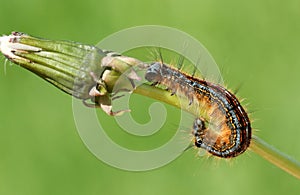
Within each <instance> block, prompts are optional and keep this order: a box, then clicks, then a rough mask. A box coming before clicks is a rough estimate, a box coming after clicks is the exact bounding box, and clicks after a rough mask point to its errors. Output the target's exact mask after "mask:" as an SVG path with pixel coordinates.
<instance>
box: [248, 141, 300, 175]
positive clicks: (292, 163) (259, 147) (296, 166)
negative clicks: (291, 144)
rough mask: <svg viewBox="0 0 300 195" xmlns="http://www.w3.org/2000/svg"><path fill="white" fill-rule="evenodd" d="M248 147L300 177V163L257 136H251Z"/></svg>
mask: <svg viewBox="0 0 300 195" xmlns="http://www.w3.org/2000/svg"><path fill="white" fill-rule="evenodd" d="M250 149H251V150H252V151H254V152H255V153H256V154H258V155H260V156H261V157H263V158H264V159H266V160H267V161H269V162H270V163H272V164H274V165H276V166H277V167H279V168H281V169H282V170H284V171H285V172H287V173H289V174H291V175H293V176H294V177H296V178H298V179H300V163H299V162H298V161H296V160H294V159H293V158H291V157H290V156H288V155H286V154H284V153H282V152H280V151H279V150H277V149H276V148H274V147H273V146H271V145H270V144H268V143H266V142H265V141H263V140H262V139H260V138H259V137H257V136H253V138H252V143H251V145H250Z"/></svg>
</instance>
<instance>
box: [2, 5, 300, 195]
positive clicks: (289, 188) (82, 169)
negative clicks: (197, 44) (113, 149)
mask: <svg viewBox="0 0 300 195" xmlns="http://www.w3.org/2000/svg"><path fill="white" fill-rule="evenodd" d="M0 24H1V26H0V33H1V34H8V33H10V32H11V31H14V30H15V31H22V32H26V33H29V34H32V35H35V36H39V37H44V38H49V39H65V40H74V41H78V42H83V43H88V44H96V43H98V42H99V41H100V40H101V39H103V38H104V37H106V36H108V35H110V34H112V33H114V32H117V31H119V30H122V29H124V28H128V27H133V26H137V25H145V24H155V25H166V26H170V27H175V28H178V29H180V30H182V31H185V32H187V33H189V34H190V35H192V36H194V37H195V38H196V39H198V40H199V41H201V42H202V44H204V45H205V47H206V48H207V49H208V50H209V51H210V53H211V54H212V55H213V56H214V58H215V60H216V62H217V64H218V65H219V66H220V69H221V70H222V73H223V78H224V79H225V83H226V85H227V86H229V88H231V89H235V88H237V87H239V86H240V85H242V87H241V89H240V91H239V93H238V96H239V97H243V98H245V99H246V100H245V103H246V104H248V106H247V108H248V110H250V111H253V112H252V114H251V118H252V120H253V127H254V128H255V132H254V134H256V135H258V136H260V137H261V138H263V139H264V140H266V141H267V142H268V143H271V144H272V145H274V146H276V147H277V148H279V149H280V150H282V151H284V152H285V153H287V154H289V155H291V156H293V157H294V158H296V159H298V160H300V150H299V148H300V142H299V138H300V131H299V127H298V126H297V125H299V116H300V115H299V110H300V87H299V83H300V76H299V73H300V55H299V51H300V36H299V35H300V1H298V0H287V1H283V0H277V1H271V0H265V1H261V0H253V1H238V0H227V1H217V0H207V1H204V0H200V1H199V0H194V1H191V0H186V1H179V0H176V1H174V0H173V1H171V0H165V1H161V0H151V1H138V0H135V1H129V0H124V1H121V0H120V1H116V0H107V1H97V0H85V1H71V0H64V1H61V0H26V1H23V0H1V1H0ZM134 57H139V56H134ZM4 62H5V60H4V58H1V59H0V63H1V65H4ZM2 67H4V66H2ZM6 69H7V70H6V74H5V73H4V68H1V71H0V91H1V94H0V133H1V136H0V194H243V195H246V194H299V193H300V183H299V180H297V179H295V178H294V177H292V176H290V175H289V174H287V173H285V172H284V171H282V170H280V169H279V168H277V167H275V166H274V165H272V164H270V163H269V162H267V161H265V160H264V159H262V158H261V157H259V156H258V155H256V154H255V153H253V152H251V151H248V152H247V153H246V154H244V155H242V156H240V157H238V158H237V159H234V160H230V161H225V162H224V160H218V159H207V158H201V157H197V156H196V150H194V149H192V150H189V151H187V152H185V153H184V154H183V155H181V156H180V157H179V158H177V159H176V160H175V161H173V162H171V163H170V164H168V165H167V166H164V167H161V168H159V169H156V170H153V171H147V172H129V171H124V170H119V169H116V168H113V167H111V166H109V165H106V164H105V163H103V162H101V161H100V160H98V159H97V158H96V157H95V156H93V154H91V153H90V152H89V150H88V149H87V148H86V147H85V145H84V143H83V142H82V141H81V139H80V137H79V135H78V133H77V130H76V127H75V124H74V120H73V113H72V98H71V97H69V96H68V95H66V94H63V93H61V92H60V91H59V90H57V89H56V88H54V87H53V86H51V85H50V84H48V83H46V82H44V81H43V80H41V79H40V78H38V77H37V76H35V75H33V74H32V73H30V72H28V71H26V70H24V69H22V68H20V67H18V66H9V63H8V64H7V67H6ZM147 102H148V100H147ZM148 103H149V104H150V102H148ZM140 104H143V98H139V97H136V102H132V105H133V106H134V105H135V106H136V105H140ZM139 112H141V113H140V114H139ZM139 112H137V113H135V115H136V117H137V119H136V120H137V121H140V122H147V120H149V116H148V115H147V111H143V110H140V111H139ZM99 115H100V117H101V116H102V113H99ZM141 116H146V117H141ZM103 118H105V120H106V118H108V117H105V116H104V115H103ZM100 120H101V119H100ZM109 123H111V125H110V124H109ZM107 125H108V126H109V125H110V126H112V129H111V130H112V131H115V132H117V131H121V130H120V129H119V128H117V127H114V126H113V124H112V122H110V121H109V122H108V123H107ZM167 130H168V132H170V131H171V130H172V129H171V128H168V129H167ZM167 130H166V131H167ZM113 134H114V133H112V136H113ZM122 136H123V135H122ZM124 136H125V135H124ZM126 136H128V137H129V138H128V140H131V141H132V142H127V143H125V142H124V139H120V137H119V138H118V139H117V140H121V142H122V140H123V142H124V144H127V146H128V147H133V148H134V144H135V143H134V142H135V141H137V139H131V138H130V136H129V135H126ZM166 136H168V135H167V134H165V135H164V134H162V138H161V139H160V138H159V136H157V137H158V138H156V139H153V140H150V141H149V140H147V139H146V138H141V139H145V141H142V142H143V144H144V145H145V146H147V145H148V144H150V145H152V146H156V143H160V142H161V141H160V140H166ZM131 143H132V145H131ZM120 160H122V159H120Z"/></svg>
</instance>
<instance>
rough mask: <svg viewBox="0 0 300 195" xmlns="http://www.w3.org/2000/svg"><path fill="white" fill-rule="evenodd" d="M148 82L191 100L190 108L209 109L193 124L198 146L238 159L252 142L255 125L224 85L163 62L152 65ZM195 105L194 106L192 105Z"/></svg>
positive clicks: (147, 77)
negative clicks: (252, 128)
mask: <svg viewBox="0 0 300 195" xmlns="http://www.w3.org/2000/svg"><path fill="white" fill-rule="evenodd" d="M145 79H146V80H147V81H149V82H151V83H152V84H153V85H158V84H160V85H162V86H165V87H167V89H168V90H169V91H170V92H171V95H174V94H179V95H183V96H185V97H187V98H188V100H189V105H190V106H199V109H202V110H205V112H206V115H205V116H197V117H196V118H195V120H194V122H193V125H192V129H193V131H192V134H193V136H194V145H195V146H196V147H198V148H203V149H205V150H206V151H207V152H209V153H210V154H212V155H214V156H217V157H221V158H232V157H236V156H238V155H240V154H242V153H243V152H245V151H246V150H247V148H248V147H249V145H250V141H251V123H250V120H249V117H248V114H247V112H246V111H245V109H244V108H243V107H242V106H241V104H240V102H239V101H238V99H237V98H236V97H235V95H234V94H232V93H231V92H230V91H229V90H227V89H226V88H224V87H223V86H221V85H218V84H214V83H212V82H208V81H206V80H201V79H199V78H195V77H194V76H193V75H189V74H186V73H183V72H181V71H180V70H179V69H175V68H173V67H171V66H169V65H167V64H164V63H163V62H162V61H161V62H154V63H152V64H150V65H149V67H148V68H147V70H146V73H145ZM192 104H193V105H192Z"/></svg>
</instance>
